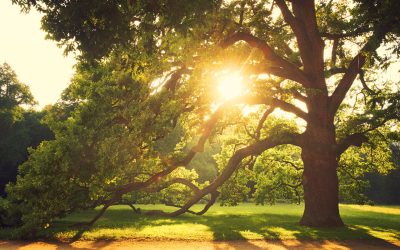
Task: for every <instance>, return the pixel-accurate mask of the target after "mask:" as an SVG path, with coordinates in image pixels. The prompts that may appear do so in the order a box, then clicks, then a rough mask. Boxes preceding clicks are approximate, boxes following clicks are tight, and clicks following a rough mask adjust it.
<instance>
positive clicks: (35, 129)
mask: <svg viewBox="0 0 400 250" xmlns="http://www.w3.org/2000/svg"><path fill="white" fill-rule="evenodd" d="M33 104H35V101H34V99H33V96H32V94H31V92H30V90H29V87H28V86H27V85H25V84H23V83H21V82H20V81H18V79H17V75H16V74H15V72H14V71H13V70H12V69H11V67H10V66H9V65H8V64H6V63H4V64H3V65H2V66H0V195H1V196H3V195H5V191H4V188H5V185H6V184H7V183H8V182H10V181H15V179H16V176H17V169H18V165H20V164H21V163H23V162H24V161H26V159H28V148H29V147H36V146H37V145H39V143H40V142H41V141H42V140H44V139H50V138H51V137H52V136H51V135H52V134H51V131H50V130H49V128H48V127H46V126H45V125H42V124H41V123H40V120H41V119H42V118H43V116H44V112H37V111H34V110H28V109H26V107H29V106H31V105H33Z"/></svg>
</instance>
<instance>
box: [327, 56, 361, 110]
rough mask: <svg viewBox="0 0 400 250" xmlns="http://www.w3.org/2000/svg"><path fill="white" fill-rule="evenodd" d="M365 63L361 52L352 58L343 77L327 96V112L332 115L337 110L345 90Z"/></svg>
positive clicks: (347, 89)
mask: <svg viewBox="0 0 400 250" xmlns="http://www.w3.org/2000/svg"><path fill="white" fill-rule="evenodd" d="M364 63H365V56H364V55H362V53H359V54H358V55H357V56H356V57H354V58H353V60H352V61H351V63H350V65H349V67H348V68H347V71H346V73H345V74H344V76H343V78H342V79H341V80H340V82H339V85H338V86H337V87H336V89H335V91H334V92H333V94H332V95H331V96H330V97H329V112H330V113H331V114H332V115H333V114H335V113H336V111H337V110H338V108H339V106H340V104H341V103H342V101H343V99H344V98H345V96H346V94H347V92H348V91H349V89H350V87H351V85H352V84H353V82H354V79H356V77H357V75H358V72H360V69H361V68H362V66H363V65H364Z"/></svg>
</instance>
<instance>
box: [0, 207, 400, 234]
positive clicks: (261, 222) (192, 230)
mask: <svg viewBox="0 0 400 250" xmlns="http://www.w3.org/2000/svg"><path fill="white" fill-rule="evenodd" d="M139 207H140V208H141V209H164V210H171V208H169V207H164V206H161V205H142V206H139ZM194 209H200V207H195V208H194ZM340 211H341V215H342V218H343V220H344V222H345V223H346V225H347V226H346V227H345V228H334V229H328V228H321V229H314V228H308V227H301V226H299V225H298V221H299V219H300V217H301V214H302V212H303V206H298V205H289V204H280V205H274V206H256V205H254V204H241V205H239V206H236V207H221V206H219V205H215V206H213V207H212V208H211V209H210V210H209V211H208V212H207V213H206V214H205V215H203V216H196V215H190V214H188V215H182V216H179V217H177V218H163V217H154V216H141V215H138V214H135V213H134V212H133V211H132V210H131V209H130V208H129V207H128V206H113V207H111V208H110V209H109V210H108V211H107V212H106V214H105V215H104V217H102V218H101V219H100V220H99V221H98V222H97V223H96V224H95V225H94V226H93V227H92V228H91V229H89V230H87V231H79V230H78V229H77V228H74V227H73V226H72V225H73V224H75V223H78V222H83V221H88V220H89V219H90V218H91V217H93V215H94V214H95V211H86V212H81V213H76V214H73V215H70V216H68V217H67V218H64V219H63V220H59V221H57V222H55V223H54V225H52V226H51V227H50V228H48V229H44V230H43V231H41V232H40V235H41V237H43V238H51V239H61V240H70V239H72V238H74V236H76V235H77V234H78V235H80V239H83V240H99V239H153V240H159V239H160V240H161V239H165V240H244V239H317V240H322V239H331V240H347V239H381V240H385V241H399V240H400V207H395V206H358V205H341V206H340ZM11 234H12V232H11V230H5V229H3V230H0V238H9V237H10V235H11Z"/></svg>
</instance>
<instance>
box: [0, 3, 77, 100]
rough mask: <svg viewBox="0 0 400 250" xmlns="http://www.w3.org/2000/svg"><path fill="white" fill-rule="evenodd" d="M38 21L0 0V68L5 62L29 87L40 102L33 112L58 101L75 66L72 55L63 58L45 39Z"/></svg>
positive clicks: (35, 14)
mask: <svg viewBox="0 0 400 250" xmlns="http://www.w3.org/2000/svg"><path fill="white" fill-rule="evenodd" d="M40 19H41V15H40V14H39V13H38V12H37V11H35V10H31V11H30V12H29V13H28V14H25V13H21V12H20V8H19V7H18V6H16V5H12V4H11V0H0V64H3V63H4V62H7V63H8V64H9V65H10V66H11V67H12V68H13V69H14V71H15V72H16V73H17V75H18V79H19V80H20V81H21V82H23V83H25V84H27V85H28V86H29V87H30V89H31V92H32V94H33V96H34V97H35V99H36V100H37V101H38V102H39V105H38V106H37V107H36V108H42V107H43V106H45V105H47V104H52V103H55V102H56V101H57V100H58V99H59V97H60V94H61V92H62V91H63V90H64V89H65V88H66V87H67V85H68V83H69V80H70V78H71V77H72V75H73V72H74V70H73V65H74V64H75V59H74V56H73V55H68V56H67V57H65V56H64V55H63V49H62V48H59V47H57V45H56V42H54V41H52V40H46V39H45V36H46V33H45V32H44V31H42V30H41V29H40Z"/></svg>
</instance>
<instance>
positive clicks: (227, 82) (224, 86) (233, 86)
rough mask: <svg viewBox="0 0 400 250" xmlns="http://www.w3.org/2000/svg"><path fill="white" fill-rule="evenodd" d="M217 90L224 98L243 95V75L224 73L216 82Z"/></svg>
mask: <svg viewBox="0 0 400 250" xmlns="http://www.w3.org/2000/svg"><path fill="white" fill-rule="evenodd" d="M218 91H219V94H220V95H221V97H222V98H223V99H225V100H229V99H232V98H235V97H237V96H240V95H243V92H244V91H245V87H244V85H243V77H242V76H240V75H239V74H231V75H225V76H223V77H221V79H220V80H219V83H218Z"/></svg>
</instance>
